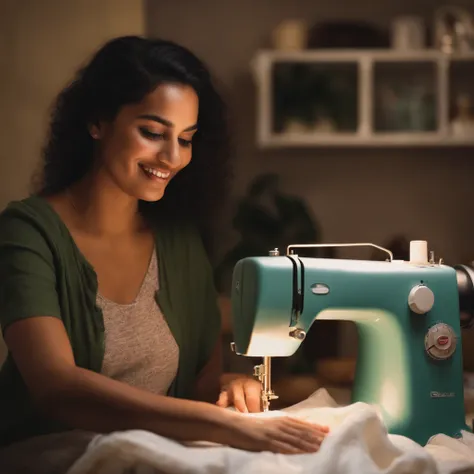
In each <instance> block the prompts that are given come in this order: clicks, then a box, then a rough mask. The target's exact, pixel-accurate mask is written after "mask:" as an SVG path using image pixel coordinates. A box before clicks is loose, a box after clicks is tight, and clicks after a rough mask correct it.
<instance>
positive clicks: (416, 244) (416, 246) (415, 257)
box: [410, 240, 428, 264]
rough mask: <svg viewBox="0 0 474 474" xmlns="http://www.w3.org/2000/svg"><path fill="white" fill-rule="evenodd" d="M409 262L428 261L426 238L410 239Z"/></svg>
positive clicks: (425, 262)
mask: <svg viewBox="0 0 474 474" xmlns="http://www.w3.org/2000/svg"><path fill="white" fill-rule="evenodd" d="M410 262H411V263H424V264H427V263H428V242H427V241H426V240H412V241H411V242H410Z"/></svg>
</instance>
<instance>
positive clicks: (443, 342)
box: [425, 323, 457, 360]
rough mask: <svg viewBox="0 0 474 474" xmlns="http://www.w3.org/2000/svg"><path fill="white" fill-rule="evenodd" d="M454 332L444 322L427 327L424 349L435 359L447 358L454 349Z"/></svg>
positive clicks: (455, 342) (455, 341)
mask: <svg viewBox="0 0 474 474" xmlns="http://www.w3.org/2000/svg"><path fill="white" fill-rule="evenodd" d="M456 344H457V340H456V334H455V333H454V329H453V328H452V327H451V326H449V325H448V324H445V323H438V324H435V325H434V326H432V327H430V328H429V329H428V332H427V333H426V336H425V350H426V352H427V354H428V355H429V356H430V357H432V358H433V359H436V360H444V359H449V358H450V357H451V356H452V355H453V354H454V352H455V351H456Z"/></svg>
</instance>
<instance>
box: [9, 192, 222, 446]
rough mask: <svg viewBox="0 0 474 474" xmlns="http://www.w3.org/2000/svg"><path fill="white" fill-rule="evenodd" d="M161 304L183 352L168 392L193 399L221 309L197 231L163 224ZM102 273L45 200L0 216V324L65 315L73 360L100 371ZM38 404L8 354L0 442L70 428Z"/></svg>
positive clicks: (15, 205)
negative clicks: (99, 289) (45, 413)
mask: <svg viewBox="0 0 474 474" xmlns="http://www.w3.org/2000/svg"><path fill="white" fill-rule="evenodd" d="M155 235H156V250H157V255H158V261H159V269H160V271H159V286H160V290H159V291H158V292H157V294H156V301H157V303H158V304H159V305H160V308H161V309H162V311H163V314H164V315H165V318H166V320H167V322H168V325H169V327H170V329H171V331H172V333H173V335H174V337H175V339H176V342H177V344H178V346H179V349H180V357H179V369H178V373H177V376H176V378H175V381H174V383H173V384H172V387H171V388H170V391H169V395H170V396H175V397H179V398H192V391H193V385H194V382H195V380H196V376H197V374H198V373H199V371H200V370H201V369H202V368H203V367H204V366H205V364H206V362H207V361H208V360H209V358H210V355H211V353H212V351H213V349H214V347H215V345H216V343H217V341H218V338H219V333H220V314H219V310H218V305H217V293H216V291H215V288H214V283H213V278H212V269H211V266H210V263H209V260H208V258H207V255H206V252H205V250H204V247H203V244H202V241H201V239H200V236H199V234H198V232H197V231H196V230H195V229H194V228H192V227H191V226H189V225H184V224H182V225H178V224H174V225H164V224H162V225H161V226H160V225H158V226H157V228H156V233H155ZM96 295H97V275H96V273H95V271H94V269H93V268H92V266H91V265H90V264H89V263H88V262H87V261H86V259H85V258H84V256H83V255H82V254H81V252H80V251H79V249H78V248H77V246H76V245H75V243H74V241H73V239H72V237H71V235H70V234H69V232H68V229H67V227H66V226H65V225H64V223H63V221H62V220H61V219H60V218H59V216H58V214H57V213H56V212H55V211H54V210H53V208H52V207H51V206H50V205H49V203H48V202H47V201H46V200H44V199H43V198H40V197H37V196H32V197H29V198H27V199H25V200H23V201H16V202H12V203H10V204H9V205H8V206H7V208H6V209H5V210H4V211H3V212H2V213H1V214H0V324H1V327H2V330H3V332H4V331H5V329H6V328H7V327H8V325H9V324H11V323H13V322H14V321H18V320H20V319H25V318H29V317H32V316H39V315H47V316H53V317H57V318H60V319H61V320H62V321H63V323H64V326H65V328H66V331H67V333H68V336H69V339H70V341H71V345H72V349H73V352H74V358H75V361H76V364H77V365H78V366H79V367H82V368H86V369H89V370H92V371H95V372H100V371H101V366H102V360H103V357H104V321H103V316H102V312H101V310H100V309H99V308H98V306H97V305H96ZM65 429H68V427H65V426H61V425H59V424H58V423H55V422H53V421H52V420H50V419H46V418H45V417H44V416H42V415H41V414H40V413H39V412H38V411H37V410H36V409H35V407H34V406H33V404H32V401H31V398H30V396H29V394H28V391H27V389H26V386H25V384H24V382H23V380H22V378H21V375H20V373H19V371H18V369H17V368H16V366H15V362H14V361H13V358H12V357H11V355H10V354H9V355H8V357H7V360H6V362H5V363H4V365H3V366H2V368H1V370H0V446H2V445H6V444H9V443H11V442H14V441H18V440H22V439H25V438H28V437H31V436H34V435H39V434H46V433H51V432H54V431H58V430H65Z"/></svg>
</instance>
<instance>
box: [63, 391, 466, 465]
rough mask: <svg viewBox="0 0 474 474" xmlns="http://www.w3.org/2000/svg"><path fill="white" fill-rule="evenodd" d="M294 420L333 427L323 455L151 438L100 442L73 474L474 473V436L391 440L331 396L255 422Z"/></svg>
mask: <svg viewBox="0 0 474 474" xmlns="http://www.w3.org/2000/svg"><path fill="white" fill-rule="evenodd" d="M287 414H290V415H292V416H295V417H298V418H302V419H306V420H312V421H315V422H318V423H321V424H327V425H329V426H330V428H331V433H330V435H329V436H328V437H327V438H326V440H325V441H324V442H323V444H322V447H321V449H320V451H319V452H318V453H315V454H305V455H291V456H285V455H277V454H272V453H250V452H246V451H240V450H237V449H233V448H229V447H222V446H213V445H209V444H205V443H200V444H194V445H191V446H184V445H182V444H180V443H177V442H174V441H171V440H169V439H166V438H163V437H160V436H157V435H154V434H152V433H148V432H144V431H127V432H119V433H114V434H110V435H107V436H99V437H97V438H96V439H95V440H94V441H92V443H91V444H90V446H89V448H88V450H87V451H86V453H85V454H84V455H83V456H82V457H81V458H80V459H79V460H78V461H77V462H76V463H75V464H74V465H73V466H72V468H71V469H70V470H69V471H68V473H67V474H125V472H130V470H129V471H126V470H127V469H130V468H135V470H134V471H133V472H134V474H184V473H186V474H224V473H225V474H262V473H267V472H269V473H272V474H280V473H281V474H306V473H308V474H310V473H311V474H316V473H317V474H326V473H327V474H382V473H383V474H461V473H462V474H467V473H474V435H473V434H471V433H467V432H463V438H461V439H459V440H458V439H453V438H449V437H447V436H445V435H437V436H435V437H433V438H432V439H431V440H430V442H429V443H428V445H427V446H425V447H422V446H420V445H418V444H416V443H415V442H413V441H411V440H409V439H408V438H404V437H402V436H397V435H388V434H387V432H386V429H385V427H384V425H383V423H382V421H381V418H380V417H379V415H378V414H377V412H376V410H375V409H374V408H373V407H371V406H369V405H366V404H363V403H355V404H352V405H349V406H346V407H339V406H337V404H336V403H335V401H334V400H333V399H332V398H331V397H330V396H329V394H328V392H327V391H326V390H324V389H321V390H318V391H317V392H315V393H314V394H313V395H312V396H311V397H309V398H308V399H307V400H305V401H304V402H302V403H299V404H297V405H295V406H293V407H291V408H289V409H286V410H283V411H280V412H269V413H265V414H258V415H249V416H263V417H264V416H286V415H287Z"/></svg>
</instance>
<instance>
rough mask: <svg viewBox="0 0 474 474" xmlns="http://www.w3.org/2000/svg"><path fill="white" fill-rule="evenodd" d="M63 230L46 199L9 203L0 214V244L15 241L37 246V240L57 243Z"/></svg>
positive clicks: (31, 197)
mask: <svg viewBox="0 0 474 474" xmlns="http://www.w3.org/2000/svg"><path fill="white" fill-rule="evenodd" d="M63 236H64V229H63V226H62V223H61V220H60V219H59V216H58V215H57V214H56V213H55V211H54V210H53V208H52V207H51V206H50V204H49V203H48V202H47V201H46V199H44V198H42V197H39V196H37V195H32V196H29V197H27V198H25V199H22V200H17V201H11V202H10V203H8V205H7V206H6V207H5V208H4V209H3V211H2V212H0V243H1V242H2V241H5V240H15V241H20V242H25V243H27V242H28V243H31V244H34V243H35V242H36V243H37V244H39V243H40V242H38V239H39V240H46V241H49V242H56V243H57V242H59V241H61V240H62V237H63Z"/></svg>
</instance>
